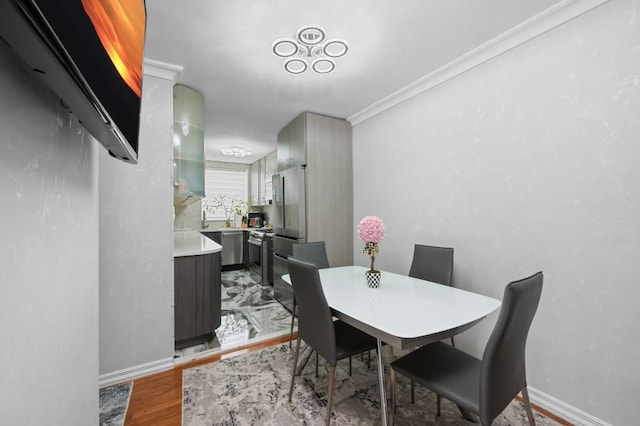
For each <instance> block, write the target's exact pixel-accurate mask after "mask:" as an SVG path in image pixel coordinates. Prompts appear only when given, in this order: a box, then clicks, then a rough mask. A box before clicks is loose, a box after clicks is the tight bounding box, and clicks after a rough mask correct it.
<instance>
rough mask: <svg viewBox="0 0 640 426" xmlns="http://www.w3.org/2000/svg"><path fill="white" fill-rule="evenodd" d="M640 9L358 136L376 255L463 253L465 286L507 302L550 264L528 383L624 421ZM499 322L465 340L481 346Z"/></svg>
mask: <svg viewBox="0 0 640 426" xmlns="http://www.w3.org/2000/svg"><path fill="white" fill-rule="evenodd" d="M639 12H640V2H638V1H637V0H619V1H618V0H617V1H611V2H609V3H607V4H605V5H604V6H601V7H599V8H598V9H595V10H594V11H591V12H589V13H587V14H586V15H583V16H581V17H579V18H577V19H575V20H573V21H571V22H569V23H567V24H565V25H563V26H561V27H559V28H557V29H555V30H552V31H550V32H548V33H546V34H544V35H542V36H540V37H538V38H536V39H534V40H532V41H529V42H528V43H526V44H524V45H522V46H520V47H518V48H516V49H514V50H512V51H510V52H507V53H505V54H503V55H501V56H500V57H497V58H495V59H493V60H491V61H490V62H488V63H485V64H483V65H480V66H479V67H477V68H475V69H472V70H470V71H468V72H467V73H465V74H463V75H460V76H458V77H456V78H454V79H453V80H450V81H448V82H447V83H445V84H442V85H440V86H438V87H436V88H434V89H432V90H430V91H428V92H426V93H424V94H422V95H420V96H418V97H416V98H413V99H411V100H409V101H407V102H405V103H403V104H401V105H398V106H396V107H395V108H393V109H391V110H389V111H387V112H385V113H384V114H381V115H379V116H376V117H374V118H372V119H370V120H368V121H366V122H364V123H362V124H360V125H358V126H356V127H355V128H354V132H353V134H354V195H355V203H354V213H355V217H354V220H355V221H358V220H359V219H360V218H361V217H362V216H365V215H369V214H376V215H378V216H380V217H381V218H382V219H383V220H384V221H385V222H386V225H387V236H386V237H385V239H384V240H383V241H382V244H381V251H380V255H379V257H378V259H377V263H376V264H377V265H379V266H380V268H382V269H388V270H392V271H396V272H403V273H406V272H407V271H408V269H409V265H410V261H411V255H412V247H413V244H414V243H424V244H435V245H447V246H453V247H455V250H456V251H455V269H454V281H455V285H456V286H459V287H462V288H466V289H470V290H473V291H477V292H480V293H484V294H487V295H491V296H494V297H498V298H502V292H503V289H504V285H505V284H506V283H507V282H509V281H511V280H514V279H518V278H521V277H524V276H526V275H529V274H532V273H534V272H536V271H538V270H543V271H544V272H545V284H544V290H543V295H542V302H541V305H540V308H539V311H538V315H537V317H536V319H535V320H534V324H533V327H532V331H531V334H530V339H529V343H528V348H527V349H528V350H527V352H528V360H527V361H528V377H529V384H530V385H531V386H533V387H534V388H536V389H538V390H540V391H541V392H543V393H545V394H547V395H550V396H552V397H555V398H557V399H559V400H560V401H563V402H564V403H566V404H569V405H571V406H573V407H577V408H578V409H579V410H582V411H583V412H585V413H588V414H590V415H592V416H595V417H597V418H599V419H603V420H605V421H607V422H610V423H612V424H619V425H623V424H627V425H628V424H635V423H637V414H636V413H635V404H636V401H637V398H638V396H640V378H639V377H640V369H639V367H638V363H637V360H638V359H640V322H639V321H638V319H637V315H636V312H637V300H638V297H639V296H640V290H639V287H638V276H640V262H639V259H640V222H639V220H638V218H639V217H640V167H639V166H638V160H639V159H640V143H639V140H640V23H639V22H638V19H637V16H638V13H639ZM372 170H375V172H372ZM360 249H361V244H360V243H359V242H358V243H357V244H356V246H355V253H354V257H355V259H356V262H358V263H359V264H362V265H364V264H365V263H366V258H365V257H364V256H363V255H361V254H360ZM383 285H384V282H383ZM495 317H496V315H493V316H492V317H491V318H489V319H487V320H485V321H484V322H483V323H481V324H480V325H479V326H477V327H475V328H474V329H473V330H471V331H469V332H468V333H467V334H466V335H464V336H462V337H460V338H459V340H458V341H459V342H460V344H461V346H462V347H464V348H466V349H468V350H471V351H473V352H475V353H476V354H478V355H479V354H480V353H481V352H480V351H481V348H483V347H484V344H485V342H486V338H487V336H488V333H489V331H490V329H491V328H492V327H493V324H494V322H495Z"/></svg>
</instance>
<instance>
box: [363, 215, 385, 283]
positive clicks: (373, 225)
mask: <svg viewBox="0 0 640 426" xmlns="http://www.w3.org/2000/svg"><path fill="white" fill-rule="evenodd" d="M358 236H359V237H360V239H361V240H362V241H364V243H365V244H364V250H362V253H364V254H368V255H369V256H371V268H370V271H375V269H374V267H373V266H374V263H375V261H376V254H378V252H379V250H380V249H379V248H378V243H379V242H380V240H382V238H383V237H384V222H383V221H382V220H381V219H380V218H378V217H376V216H366V217H364V218H363V219H362V220H361V221H360V223H358Z"/></svg>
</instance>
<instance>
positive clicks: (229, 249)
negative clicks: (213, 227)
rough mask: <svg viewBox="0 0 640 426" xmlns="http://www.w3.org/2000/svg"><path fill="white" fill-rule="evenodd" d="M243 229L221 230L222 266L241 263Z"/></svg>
mask: <svg viewBox="0 0 640 426" xmlns="http://www.w3.org/2000/svg"><path fill="white" fill-rule="evenodd" d="M243 235H244V231H222V232H221V237H222V238H221V241H220V244H221V245H222V266H227V265H239V264H241V263H242V243H243V241H242V239H243Z"/></svg>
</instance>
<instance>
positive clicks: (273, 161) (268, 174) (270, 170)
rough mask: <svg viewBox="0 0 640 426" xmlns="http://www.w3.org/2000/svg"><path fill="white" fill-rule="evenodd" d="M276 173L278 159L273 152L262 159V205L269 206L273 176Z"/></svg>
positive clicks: (271, 196) (271, 197)
mask: <svg viewBox="0 0 640 426" xmlns="http://www.w3.org/2000/svg"><path fill="white" fill-rule="evenodd" d="M276 173H278V158H277V154H276V152H275V151H273V152H272V153H271V154H269V155H267V156H266V157H265V159H264V185H263V188H264V192H263V194H264V204H265V205H268V204H271V200H272V199H273V181H272V178H273V175H275V174H276Z"/></svg>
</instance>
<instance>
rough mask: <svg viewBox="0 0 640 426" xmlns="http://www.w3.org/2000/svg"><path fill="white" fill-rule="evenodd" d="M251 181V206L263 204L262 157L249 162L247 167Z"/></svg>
mask: <svg viewBox="0 0 640 426" xmlns="http://www.w3.org/2000/svg"><path fill="white" fill-rule="evenodd" d="M249 175H250V176H249V177H250V181H251V206H252V207H253V206H263V205H264V204H265V203H264V196H263V193H264V189H263V186H264V158H261V159H260V160H258V161H256V162H255V163H253V164H251V166H250V168H249Z"/></svg>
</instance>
